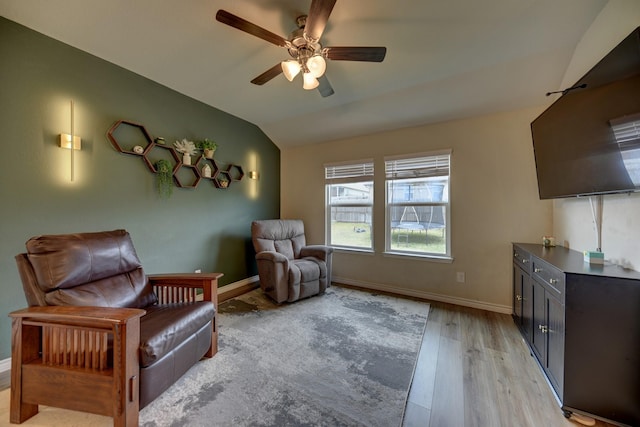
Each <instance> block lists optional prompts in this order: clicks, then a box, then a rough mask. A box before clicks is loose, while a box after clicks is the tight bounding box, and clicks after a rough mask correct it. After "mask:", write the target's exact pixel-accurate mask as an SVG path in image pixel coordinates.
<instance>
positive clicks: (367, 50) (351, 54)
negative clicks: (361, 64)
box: [324, 46, 387, 62]
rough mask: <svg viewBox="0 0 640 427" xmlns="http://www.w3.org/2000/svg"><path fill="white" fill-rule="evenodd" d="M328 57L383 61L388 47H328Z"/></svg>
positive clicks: (332, 58)
mask: <svg viewBox="0 0 640 427" xmlns="http://www.w3.org/2000/svg"><path fill="white" fill-rule="evenodd" d="M324 50H325V51H326V56H327V58H329V59H331V60H332V61H367V62H382V61H383V60H384V57H385V55H386V54H387V48H386V47H381V46H379V47H344V46H343V47H327V48H325V49H324Z"/></svg>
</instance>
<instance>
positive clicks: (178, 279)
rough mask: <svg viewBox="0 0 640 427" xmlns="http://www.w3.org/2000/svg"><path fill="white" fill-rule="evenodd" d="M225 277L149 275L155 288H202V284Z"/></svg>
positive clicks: (186, 274) (218, 274)
mask: <svg viewBox="0 0 640 427" xmlns="http://www.w3.org/2000/svg"><path fill="white" fill-rule="evenodd" d="M222 276H224V274H222V273H173V274H149V275H148V276H147V277H148V278H149V280H150V281H151V284H153V285H154V286H158V285H168V286H184V287H195V288H201V287H202V283H206V282H210V281H212V280H216V281H217V280H218V279H219V278H220V277H222Z"/></svg>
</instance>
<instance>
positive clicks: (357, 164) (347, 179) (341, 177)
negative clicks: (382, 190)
mask: <svg viewBox="0 0 640 427" xmlns="http://www.w3.org/2000/svg"><path fill="white" fill-rule="evenodd" d="M323 166H324V170H325V244H327V245H329V246H331V247H333V248H335V249H338V250H345V251H356V252H373V251H374V248H375V246H374V208H375V199H374V193H375V191H374V187H375V183H374V176H375V175H374V174H375V170H374V161H373V159H361V160H350V161H345V162H335V163H327V164H325V165H323ZM357 183H370V184H371V192H370V194H371V197H370V199H369V202H368V203H362V202H358V203H349V202H343V203H332V201H331V188H332V186H334V185H339V184H357ZM333 207H347V208H349V207H357V208H361V207H368V208H369V211H370V212H371V224H370V233H371V244H370V246H369V247H362V246H349V245H344V244H336V243H334V242H332V240H331V232H332V227H331V225H332V223H331V219H332V208H333Z"/></svg>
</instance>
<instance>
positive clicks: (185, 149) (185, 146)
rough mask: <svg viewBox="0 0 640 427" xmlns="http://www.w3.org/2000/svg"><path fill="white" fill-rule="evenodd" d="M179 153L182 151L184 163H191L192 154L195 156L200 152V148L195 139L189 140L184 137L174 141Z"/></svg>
mask: <svg viewBox="0 0 640 427" xmlns="http://www.w3.org/2000/svg"><path fill="white" fill-rule="evenodd" d="M173 146H174V147H176V151H177V152H178V153H182V164H184V165H187V166H188V165H191V156H195V155H196V154H197V153H198V148H196V144H195V143H194V142H193V141H189V140H187V139H186V138H182V141H176V142H174V143H173Z"/></svg>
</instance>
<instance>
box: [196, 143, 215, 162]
mask: <svg viewBox="0 0 640 427" xmlns="http://www.w3.org/2000/svg"><path fill="white" fill-rule="evenodd" d="M198 148H199V149H200V150H202V153H203V155H204V157H206V158H207V159H212V158H213V154H214V153H215V151H216V148H218V143H216V142H214V141H212V140H210V139H209V138H205V139H203V140H202V141H199V142H198Z"/></svg>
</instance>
